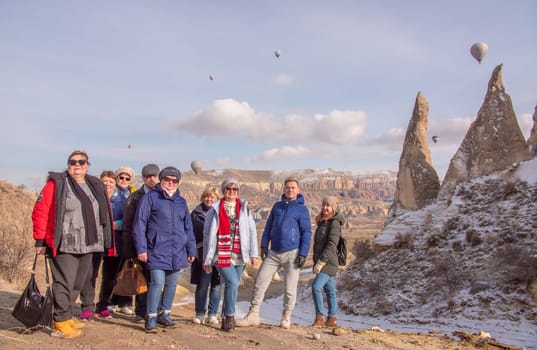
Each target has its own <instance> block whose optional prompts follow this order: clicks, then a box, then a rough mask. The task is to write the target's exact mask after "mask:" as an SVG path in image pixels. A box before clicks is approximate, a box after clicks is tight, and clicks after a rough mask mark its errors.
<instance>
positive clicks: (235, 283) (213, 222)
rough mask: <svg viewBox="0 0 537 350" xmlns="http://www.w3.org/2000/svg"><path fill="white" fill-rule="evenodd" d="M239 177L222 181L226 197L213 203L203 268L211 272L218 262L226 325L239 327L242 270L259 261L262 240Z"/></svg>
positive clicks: (206, 223) (204, 231)
mask: <svg viewBox="0 0 537 350" xmlns="http://www.w3.org/2000/svg"><path fill="white" fill-rule="evenodd" d="M239 186H240V184H239V181H238V180H237V179H234V178H227V179H225V180H224V181H223V182H222V193H223V194H224V198H222V199H220V200H218V201H217V202H216V203H214V204H213V206H212V207H211V209H209V212H208V213H207V218H206V219H205V227H204V229H203V234H204V239H203V268H204V270H205V271H206V272H207V273H209V272H210V271H211V269H212V266H213V265H214V266H216V268H217V270H218V272H219V273H220V276H221V277H222V278H223V279H224V283H225V289H224V303H223V306H222V329H223V330H224V331H227V332H229V331H232V330H233V329H234V328H235V304H236V303H237V294H238V290H239V284H240V281H241V278H242V272H243V271H244V267H245V265H246V264H247V263H248V262H250V263H251V264H252V265H254V266H255V265H256V264H257V257H258V248H257V246H258V243H257V232H256V227H255V221H254V218H253V216H252V215H251V214H250V211H249V210H248V202H247V201H243V200H240V199H239Z"/></svg>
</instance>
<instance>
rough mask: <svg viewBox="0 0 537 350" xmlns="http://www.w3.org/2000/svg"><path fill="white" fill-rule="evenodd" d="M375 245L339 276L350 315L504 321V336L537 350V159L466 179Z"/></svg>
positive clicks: (392, 319) (391, 227) (386, 232)
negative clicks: (512, 334) (514, 334)
mask: <svg viewBox="0 0 537 350" xmlns="http://www.w3.org/2000/svg"><path fill="white" fill-rule="evenodd" d="M373 245H374V250H375V252H376V253H375V254H371V251H368V249H364V248H363V247H362V249H361V250H360V251H359V252H356V254H357V255H358V257H359V258H360V257H363V258H364V259H363V260H365V261H363V263H360V262H359V260H360V259H357V260H356V261H355V262H353V263H352V264H351V265H350V266H349V267H348V268H347V269H346V270H345V271H344V272H343V273H341V274H340V275H339V277H338V291H339V294H338V299H339V300H340V305H341V309H342V310H343V311H345V312H346V313H349V314H352V315H356V316H365V317H376V318H379V319H383V320H386V321H390V322H394V323H399V324H408V323H412V324H435V325H438V324H444V325H452V326H453V328H457V327H456V325H457V324H459V325H462V324H464V325H468V324H471V325H473V327H474V328H481V329H483V328H485V326H486V327H489V328H490V327H494V326H493V325H494V324H498V325H501V327H500V328H499V329H498V330H497V333H500V334H502V337H503V338H506V337H507V338H508V339H507V340H509V337H508V334H509V333H510V332H513V333H516V334H518V336H517V337H516V338H514V339H515V341H517V342H518V341H521V342H522V343H521V344H523V345H524V346H526V347H528V348H534V349H537V282H536V278H537V159H533V160H530V161H527V162H523V163H520V164H514V165H513V167H511V168H509V169H507V170H505V171H502V172H498V173H494V174H492V175H489V176H486V177H480V178H476V179H473V180H471V181H468V182H464V183H461V184H459V185H458V186H457V187H456V189H455V192H454V195H453V196H452V197H451V199H450V200H446V201H440V200H439V201H437V202H436V203H434V204H432V205H429V206H427V207H425V208H423V209H421V210H419V211H415V212H407V213H406V214H404V215H402V216H400V217H398V218H396V219H395V220H394V221H393V222H391V224H390V225H389V226H387V227H386V228H385V229H384V230H383V232H382V233H380V234H379V235H378V236H377V237H376V239H375V242H374V244H373ZM367 254H371V255H372V256H371V257H369V258H367V259H365V257H366V256H367ZM468 322H469V323H468ZM480 326H484V327H480ZM459 327H460V326H459ZM525 333H526V335H527V336H524V335H525ZM522 338H527V339H528V340H527V341H523V340H521V339H522ZM517 339H518V340H517Z"/></svg>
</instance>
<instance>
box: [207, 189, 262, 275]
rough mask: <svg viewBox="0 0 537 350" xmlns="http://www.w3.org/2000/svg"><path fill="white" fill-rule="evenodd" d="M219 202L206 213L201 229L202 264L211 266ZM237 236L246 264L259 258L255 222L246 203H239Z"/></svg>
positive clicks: (214, 251)
mask: <svg viewBox="0 0 537 350" xmlns="http://www.w3.org/2000/svg"><path fill="white" fill-rule="evenodd" d="M220 201H223V199H220V200H217V201H216V202H215V203H214V204H213V205H212V207H211V209H209V211H208V212H207V216H206V217H205V226H204V228H203V264H204V265H212V263H213V259H214V257H215V254H216V250H217V245H218V237H217V236H218V225H219V222H220V220H219V208H220ZM240 203H241V212H240V217H239V234H240V237H241V254H242V259H243V260H244V262H245V263H247V262H248V261H249V260H250V259H251V258H257V257H258V256H259V250H258V248H257V231H256V228H255V221H254V218H253V216H252V215H251V214H250V210H249V209H248V202H247V201H242V200H241V201H240Z"/></svg>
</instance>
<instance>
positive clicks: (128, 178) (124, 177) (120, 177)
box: [117, 176, 131, 181]
mask: <svg viewBox="0 0 537 350" xmlns="http://www.w3.org/2000/svg"><path fill="white" fill-rule="evenodd" d="M117 178H118V179H120V180H122V181H130V180H131V178H130V177H128V176H118V177H117Z"/></svg>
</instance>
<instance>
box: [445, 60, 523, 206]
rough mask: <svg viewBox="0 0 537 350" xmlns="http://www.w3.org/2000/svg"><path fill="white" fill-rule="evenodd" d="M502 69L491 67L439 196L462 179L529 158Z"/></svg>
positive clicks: (447, 193) (484, 173) (503, 167)
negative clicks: (474, 115) (481, 98)
mask: <svg viewBox="0 0 537 350" xmlns="http://www.w3.org/2000/svg"><path fill="white" fill-rule="evenodd" d="M501 70H502V65H499V66H497V67H496V68H495V69H494V72H493V73H492V77H491V78H490V81H489V84H488V91H487V94H486V96H485V101H484V102H483V105H482V106H481V108H480V109H479V112H478V114H477V118H476V120H475V121H474V122H473V123H472V125H471V126H470V129H469V130H468V132H467V133H466V136H465V137H464V140H463V141H462V143H461V145H460V146H459V149H458V150H457V152H456V153H455V155H454V156H453V158H452V159H451V162H450V164H449V167H448V170H447V173H446V176H445V177H444V181H443V183H442V187H441V191H440V195H441V196H444V195H447V196H450V195H451V193H452V192H453V189H454V188H455V186H456V185H457V184H458V183H459V182H461V181H465V180H468V179H471V178H474V177H478V176H483V175H488V174H490V173H492V172H495V171H498V170H501V169H505V168H506V167H507V166H509V165H511V164H513V163H516V162H520V161H524V160H528V159H530V158H531V155H530V152H529V151H528V145H527V143H526V140H525V139H524V136H523V135H522V131H521V130H520V126H519V125H518V122H517V119H516V115H515V111H514V110H513V104H512V102H511V97H510V96H509V95H508V94H507V93H506V92H505V87H504V85H503V78H502V71H501Z"/></svg>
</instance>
